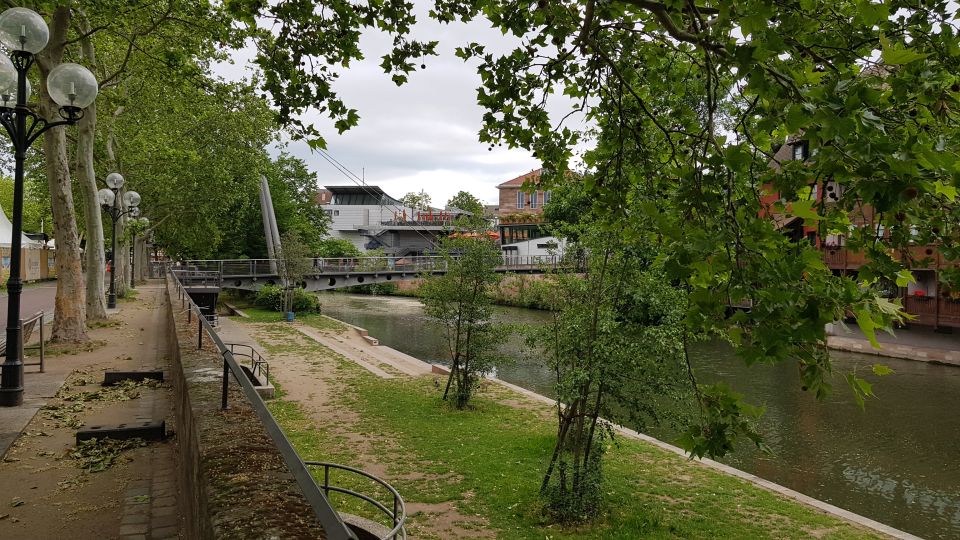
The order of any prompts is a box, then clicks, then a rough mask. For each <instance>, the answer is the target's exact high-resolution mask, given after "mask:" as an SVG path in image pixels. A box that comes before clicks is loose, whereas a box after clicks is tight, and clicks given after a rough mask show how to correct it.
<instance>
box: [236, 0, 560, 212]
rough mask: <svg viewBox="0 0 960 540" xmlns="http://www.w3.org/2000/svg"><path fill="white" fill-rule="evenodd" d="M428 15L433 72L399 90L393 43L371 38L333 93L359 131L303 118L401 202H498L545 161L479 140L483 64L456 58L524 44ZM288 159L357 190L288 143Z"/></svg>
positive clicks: (422, 24) (422, 20) (422, 18)
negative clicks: (464, 198) (434, 50)
mask: <svg viewBox="0 0 960 540" xmlns="http://www.w3.org/2000/svg"><path fill="white" fill-rule="evenodd" d="M426 9H427V4H423V3H418V6H417V10H418V13H420V15H419V17H418V18H419V22H418V23H417V25H416V26H415V27H414V30H413V36H414V37H415V38H416V39H421V40H437V41H439V45H438V52H439V53H440V54H439V56H437V57H429V58H425V59H423V63H424V64H426V69H424V70H419V71H417V72H415V73H412V74H411V75H410V79H409V82H407V83H406V84H405V85H403V86H400V87H398V86H396V85H395V84H394V83H393V82H392V81H391V80H390V78H389V77H388V76H387V75H385V74H384V73H383V71H382V69H381V68H380V67H379V63H380V57H381V56H382V55H383V54H384V53H385V52H386V51H387V50H388V48H389V46H390V43H391V40H390V38H389V36H386V35H384V34H382V33H379V32H371V33H368V34H365V35H364V37H363V38H362V40H361V49H362V50H363V51H364V55H365V59H364V60H362V61H360V62H356V63H354V64H352V65H351V66H350V67H349V68H347V69H346V70H344V71H343V74H342V75H341V77H340V78H339V79H338V80H337V81H336V83H335V84H334V89H335V90H336V91H337V92H338V94H339V95H340V96H341V98H342V99H344V101H345V102H346V103H347V106H349V107H353V108H355V109H357V110H358V112H359V114H360V117H361V118H360V124H359V125H358V126H357V127H355V128H353V129H351V130H349V131H347V132H346V133H344V134H342V135H338V134H337V132H336V130H334V129H332V126H331V123H330V122H329V120H327V119H326V118H324V117H322V116H321V115H319V114H317V113H313V112H312V113H308V114H307V116H306V117H305V118H306V119H307V120H309V121H310V122H311V123H313V124H314V125H315V126H316V127H317V128H318V129H320V130H321V132H322V133H323V134H324V137H325V138H326V139H327V144H328V152H329V153H330V154H331V155H332V156H333V157H335V158H336V159H337V160H338V161H340V162H341V163H343V164H344V165H345V166H347V167H348V168H349V169H350V170H352V171H353V172H354V173H356V174H357V175H358V176H364V177H365V178H366V182H367V183H368V184H371V185H379V186H380V187H382V188H383V189H384V190H386V191H387V192H388V193H390V194H391V195H393V196H395V197H400V196H402V195H403V194H404V193H407V192H410V191H420V190H421V189H425V190H426V191H427V193H429V194H430V195H431V197H432V198H433V202H434V204H435V205H442V204H443V203H445V202H446V201H447V200H448V199H449V198H450V197H452V196H453V195H454V194H455V193H456V192H457V191H460V190H465V191H469V192H471V193H473V194H474V195H476V196H477V197H478V198H480V199H481V200H484V201H488V202H490V203H494V202H496V201H497V199H498V194H497V190H496V187H495V186H496V185H497V184H499V183H502V182H504V181H506V180H509V179H511V178H514V177H516V176H519V175H521V174H524V173H526V172H529V171H531V170H533V169H536V168H538V167H540V162H539V161H538V160H536V159H535V158H534V157H533V156H532V155H531V154H530V153H529V152H527V151H525V150H519V149H507V148H505V147H494V148H493V149H492V150H491V149H489V147H488V146H487V145H485V144H482V143H480V142H479V141H478V137H477V133H478V131H479V129H480V127H481V123H482V115H483V110H482V109H481V108H480V107H479V106H478V105H477V103H476V89H477V87H479V86H480V77H479V75H478V74H477V72H476V64H475V63H465V62H463V61H462V60H460V59H459V58H456V56H455V55H454V49H455V48H456V47H457V46H460V45H464V44H466V43H468V42H472V41H475V42H478V43H483V44H484V45H485V46H486V47H487V48H488V50H490V51H491V52H503V51H507V50H511V49H512V48H513V47H514V46H515V45H516V44H517V43H519V41H518V40H517V39H516V38H513V37H511V36H503V35H501V33H500V31H499V30H497V29H494V28H490V27H489V23H487V22H486V21H474V22H471V23H468V24H462V23H455V24H446V25H445V24H440V23H438V22H436V21H433V20H432V19H429V18H428V17H427V16H426ZM250 57H251V54H250V51H249V50H247V51H238V52H237V54H235V55H234V59H235V62H236V64H235V65H233V66H220V67H219V68H218V72H219V74H221V75H224V76H226V77H228V78H236V77H238V76H239V75H240V73H241V72H242V71H241V68H242V66H243V65H244V63H245V62H246V61H247V60H248V59H249V58H250ZM558 117H559V115H558ZM284 150H285V151H287V152H289V153H291V154H293V155H295V156H297V157H299V158H301V159H303V160H304V161H305V162H306V163H307V165H308V166H309V167H310V169H311V170H313V171H315V172H316V173H317V176H318V179H319V183H320V184H321V185H335V184H336V185H340V184H349V183H351V180H350V179H349V178H348V177H347V176H345V175H343V174H342V173H341V172H339V171H338V170H337V169H336V168H334V167H333V166H332V165H330V164H328V163H327V162H326V161H325V160H324V159H323V158H322V157H321V156H320V155H318V154H316V153H313V152H311V151H310V149H309V148H308V147H307V145H306V144H305V143H302V142H291V143H289V144H288V145H287V147H286V148H285V149H284ZM278 151H279V150H278Z"/></svg>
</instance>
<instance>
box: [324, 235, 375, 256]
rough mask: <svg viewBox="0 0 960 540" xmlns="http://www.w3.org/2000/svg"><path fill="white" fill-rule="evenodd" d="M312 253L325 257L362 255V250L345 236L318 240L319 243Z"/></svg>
mask: <svg viewBox="0 0 960 540" xmlns="http://www.w3.org/2000/svg"><path fill="white" fill-rule="evenodd" d="M314 254H315V255H316V256H317V257H320V258H326V259H337V258H341V257H362V256H363V252H361V251H360V249H359V248H358V247H357V246H355V245H353V243H352V242H351V241H349V240H347V239H345V238H324V239H323V240H321V241H320V245H319V246H318V249H317V250H316V251H315V252H314Z"/></svg>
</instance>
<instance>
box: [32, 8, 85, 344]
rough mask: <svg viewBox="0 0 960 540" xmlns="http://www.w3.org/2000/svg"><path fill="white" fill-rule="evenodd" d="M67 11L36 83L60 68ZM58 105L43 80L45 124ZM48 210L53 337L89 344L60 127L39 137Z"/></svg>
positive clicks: (57, 12) (55, 25)
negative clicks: (53, 289)
mask: <svg viewBox="0 0 960 540" xmlns="http://www.w3.org/2000/svg"><path fill="white" fill-rule="evenodd" d="M69 25H70V8H69V6H65V5H61V6H59V7H57V8H56V9H54V11H53V19H52V20H51V22H50V44H49V45H48V46H47V48H46V49H44V50H43V51H42V52H41V53H40V54H38V55H37V64H38V66H39V68H40V80H41V81H46V80H47V77H48V76H49V75H50V70H52V69H53V68H54V67H56V66H58V65H60V63H61V61H62V59H63V47H64V43H65V42H66V36H67V29H68V28H69ZM58 111H59V107H58V106H57V105H56V103H54V102H53V100H52V99H50V94H49V93H48V92H47V87H46V84H45V82H42V83H41V85H40V114H42V115H43V117H44V118H46V119H47V120H48V121H55V120H58V119H59V114H58ZM43 153H44V156H45V160H46V171H47V183H48V184H49V188H50V206H51V209H52V211H53V229H54V238H55V239H56V242H57V254H56V266H57V295H56V300H55V301H54V321H53V334H52V336H51V338H52V339H53V340H55V341H67V342H80V341H87V340H88V339H89V338H88V337H87V326H86V315H87V314H86V311H87V310H86V302H85V292H84V286H83V271H82V269H81V267H80V240H79V237H78V235H77V220H76V213H75V212H74V207H73V192H72V191H71V189H70V187H71V186H70V168H69V165H68V163H67V141H66V135H65V133H64V131H63V128H62V127H61V128H54V129H51V130H50V131H48V132H46V134H44V137H43Z"/></svg>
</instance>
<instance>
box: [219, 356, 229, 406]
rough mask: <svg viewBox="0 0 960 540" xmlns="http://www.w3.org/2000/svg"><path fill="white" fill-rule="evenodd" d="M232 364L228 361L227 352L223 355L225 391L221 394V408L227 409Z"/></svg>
mask: <svg viewBox="0 0 960 540" xmlns="http://www.w3.org/2000/svg"><path fill="white" fill-rule="evenodd" d="M228 377H230V364H228V363H227V356H226V352H224V356H223V393H222V394H221V395H220V409H221V410H224V411H225V410H227V383H229V382H230V379H229V378H228Z"/></svg>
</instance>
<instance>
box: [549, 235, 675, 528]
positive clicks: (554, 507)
mask: <svg viewBox="0 0 960 540" xmlns="http://www.w3.org/2000/svg"><path fill="white" fill-rule="evenodd" d="M578 236H579V238H580V239H581V247H584V248H586V249H587V250H588V251H589V252H590V254H591V256H590V259H589V264H588V265H587V267H586V268H585V269H584V272H583V273H582V274H581V273H576V274H574V273H558V274H553V275H551V276H549V281H548V283H549V287H548V291H549V292H548V294H547V298H548V302H549V307H550V308H551V315H552V319H551V324H548V325H546V326H545V327H544V328H542V329H538V330H537V331H536V332H534V334H533V336H532V338H533V339H531V343H532V344H533V345H535V346H536V347H537V348H539V349H540V350H542V351H543V354H544V357H545V359H546V363H547V364H548V365H549V367H550V368H551V370H552V371H553V373H554V374H555V376H556V387H555V388H556V400H557V401H556V403H557V405H556V407H557V422H558V427H557V440H556V443H555V445H554V451H553V454H552V457H551V460H550V463H549V465H548V467H547V471H546V474H545V475H544V478H543V482H542V484H541V488H540V492H541V496H543V497H544V501H545V503H546V505H547V509H548V510H549V512H550V513H551V514H552V515H553V517H554V518H556V519H557V520H559V521H564V522H568V521H585V520H589V519H590V518H592V517H594V516H595V515H596V513H597V511H598V510H599V509H600V504H601V502H602V499H603V487H602V483H603V474H602V456H603V449H604V447H605V446H606V444H607V443H606V440H607V439H609V438H611V437H612V436H613V432H612V430H611V429H610V424H609V422H616V423H629V425H631V426H636V427H637V429H643V428H644V427H645V426H648V425H651V424H656V423H658V422H660V421H661V420H662V419H664V417H669V413H666V412H664V410H665V405H668V404H669V402H670V401H671V400H677V399H679V398H681V397H683V396H685V395H688V394H689V392H685V391H684V389H685V388H686V386H685V381H686V379H685V377H684V375H685V369H684V362H683V349H684V345H685V342H684V335H685V329H684V326H683V320H682V319H683V294H682V292H681V291H680V290H678V289H676V288H674V287H672V286H670V283H669V282H668V280H667V279H666V278H665V276H664V274H663V272H662V271H661V270H660V269H658V268H656V267H655V266H654V258H655V255H656V251H655V250H654V249H651V247H650V246H644V245H643V244H642V243H626V242H623V241H622V239H621V238H618V237H614V236H612V235H610V234H608V232H607V231H606V230H604V229H603V228H601V227H596V226H593V225H592V224H591V226H590V227H588V228H587V229H586V230H583V231H582V232H581V234H580V235H578ZM666 410H669V408H666Z"/></svg>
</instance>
